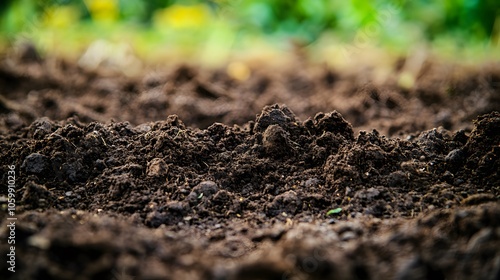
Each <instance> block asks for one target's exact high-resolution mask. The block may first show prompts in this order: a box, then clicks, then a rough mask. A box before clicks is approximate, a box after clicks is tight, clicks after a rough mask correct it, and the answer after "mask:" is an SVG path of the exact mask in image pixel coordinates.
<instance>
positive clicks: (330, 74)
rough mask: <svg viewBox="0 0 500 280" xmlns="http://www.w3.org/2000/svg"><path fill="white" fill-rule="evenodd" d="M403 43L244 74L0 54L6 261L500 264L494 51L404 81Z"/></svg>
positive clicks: (401, 269) (79, 268)
mask: <svg viewBox="0 0 500 280" xmlns="http://www.w3.org/2000/svg"><path fill="white" fill-rule="evenodd" d="M406 60H407V58H405V57H402V58H400V59H398V60H396V62H395V63H394V65H393V69H392V70H391V71H392V72H391V75H389V76H388V78H387V79H385V80H383V81H382V82H380V81H378V82H374V81H375V80H376V79H374V77H375V73H376V69H359V70H356V71H347V70H345V71H344V70H343V69H335V68H330V67H326V66H324V65H315V64H313V63H305V62H304V61H301V60H300V59H297V61H296V62H293V63H292V64H293V65H290V66H289V67H282V68H280V69H271V68H266V67H258V68H254V69H252V70H253V72H252V75H251V77H250V78H249V79H247V80H245V81H238V80H234V79H232V78H231V77H229V76H228V75H227V74H226V72H225V70H224V69H222V68H221V69H208V68H203V67H198V66H194V65H187V64H186V65H165V66H164V67H156V68H154V69H150V70H145V71H144V73H143V74H142V75H139V76H134V77H126V76H124V75H122V74H120V73H117V72H114V71H110V70H109V69H106V67H102V69H98V70H95V71H89V70H85V69H83V68H81V67H79V66H77V65H76V64H75V63H74V62H71V61H66V60H62V59H57V58H53V57H47V58H40V57H39V56H38V55H33V54H31V55H30V53H25V54H22V55H17V56H16V55H13V54H5V55H3V56H2V58H1V60H0V133H1V134H0V148H1V150H0V159H1V163H2V166H1V168H2V177H1V185H2V188H1V189H0V205H1V208H2V211H1V212H0V217H1V221H2V223H1V226H2V227H1V230H0V237H1V240H2V241H1V243H0V252H1V255H2V260H3V261H2V262H0V278H1V279H116V280H125V279H220V280H223V279H401V280H402V279H415V280H416V279H491V280H494V279H500V205H499V196H500V173H499V172H498V171H499V167H500V113H499V112H498V111H499V110H500V64H499V63H496V62H490V63H481V64H478V65H472V66H471V65H464V64H458V63H452V62H445V61H440V60H437V59H435V58H430V57H429V58H428V59H427V60H426V61H425V62H424V64H423V67H422V68H421V69H420V70H419V72H418V73H417V74H418V75H417V76H416V81H415V84H414V85H413V86H412V87H409V88H408V87H406V88H405V87H402V86H400V85H399V84H398V79H397V77H398V75H400V74H401V72H402V69H403V68H404V65H405V63H406ZM351 70H352V69H351ZM11 165H13V166H15V169H14V170H15V186H16V191H15V203H16V209H15V217H16V218H17V220H16V221H15V224H16V227H15V242H16V243H15V254H16V258H15V271H16V272H15V273H12V272H10V271H9V270H8V268H9V267H10V265H9V264H8V263H7V262H6V259H7V254H9V253H10V250H11V248H10V246H11V245H9V244H8V242H7V240H8V237H9V235H10V234H11V232H10V230H9V228H8V227H7V225H8V224H10V222H11V221H10V220H7V218H8V217H9V216H8V198H9V197H8V188H7V185H8V183H7V182H8V175H7V174H8V171H9V170H10V169H9V166H11Z"/></svg>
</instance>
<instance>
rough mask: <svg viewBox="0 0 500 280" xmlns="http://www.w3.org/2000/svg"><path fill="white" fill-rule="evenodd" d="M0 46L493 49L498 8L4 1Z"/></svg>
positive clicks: (217, 55)
mask: <svg viewBox="0 0 500 280" xmlns="http://www.w3.org/2000/svg"><path fill="white" fill-rule="evenodd" d="M0 17H1V18H0V30H1V31H0V38H1V39H0V40H1V45H2V46H3V47H6V46H9V45H12V44H13V42H16V41H17V40H19V39H29V40H31V41H33V42H34V43H35V44H36V45H37V46H39V48H40V49H42V50H43V51H46V52H49V51H52V52H60V53H72V52H73V53H78V52H82V51H84V50H85V48H86V47H87V46H88V45H89V44H91V43H92V42H95V41H96V40H98V39H104V40H106V41H107V42H114V43H118V42H125V43H126V44H127V45H129V46H131V48H132V49H133V50H134V52H136V53H137V54H138V55H139V57H146V58H147V57H148V56H149V57H155V56H157V55H158V54H164V56H166V57H167V58H168V57H171V58H173V57H179V56H186V57H194V58H198V59H201V58H204V59H205V60H208V62H210V60H213V61H217V60H221V59H222V60H223V59H226V58H227V57H228V55H229V54H230V53H234V52H238V51H252V50H256V49H259V50H261V49H262V48H264V47H262V46H266V47H269V46H272V47H274V48H278V49H279V48H296V47H297V46H299V47H308V48H312V49H314V48H318V46H322V47H327V48H332V47H337V48H338V51H339V52H342V53H343V54H344V56H349V55H351V56H352V55H353V54H355V53H357V52H359V51H362V50H364V49H368V48H370V47H373V46H375V47H381V48H387V49H390V50H405V49H408V48H412V47H414V46H416V45H417V46H421V45H430V46H436V47H437V48H441V49H442V50H444V51H443V52H447V51H450V52H456V51H458V52H460V51H461V50H462V51H463V50H467V49H470V50H473V51H472V52H481V51H482V50H483V49H488V50H490V51H491V50H492V49H493V50H498V48H499V45H500V43H499V37H500V1H498V0H443V1H430V0H414V1H409V0H408V1H403V0H375V1H361V0H348V1H336V0H297V1H286V0H269V1H264V0H232V1H231V0H219V1H217V0H198V1H196V0H193V1H175V0H150V1H139V0H46V1H42V0H10V1H6V0H2V2H0Z"/></svg>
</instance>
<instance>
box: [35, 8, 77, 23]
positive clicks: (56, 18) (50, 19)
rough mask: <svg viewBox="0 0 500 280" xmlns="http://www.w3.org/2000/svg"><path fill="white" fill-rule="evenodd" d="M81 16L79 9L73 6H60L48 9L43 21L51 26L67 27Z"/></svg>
mask: <svg viewBox="0 0 500 280" xmlns="http://www.w3.org/2000/svg"><path fill="white" fill-rule="evenodd" d="M79 18H80V15H79V13H78V10H77V9H76V8H75V7H72V6H59V7H51V8H49V9H47V10H46V11H45V13H44V15H43V19H42V21H43V23H44V25H45V26H48V27H50V28H66V27H68V26H70V25H72V24H74V23H76V22H77V21H78V20H79Z"/></svg>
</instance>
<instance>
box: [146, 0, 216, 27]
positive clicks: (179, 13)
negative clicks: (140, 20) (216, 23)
mask: <svg viewBox="0 0 500 280" xmlns="http://www.w3.org/2000/svg"><path fill="white" fill-rule="evenodd" d="M153 20H154V24H155V26H156V27H158V28H161V27H173V28H193V27H202V26H204V25H205V24H206V23H207V22H208V21H209V20H210V12H209V11H208V9H207V7H206V6H205V5H203V4H198V5H192V6H183V5H177V4H175V5H172V6H170V7H167V8H165V9H161V10H159V11H157V12H156V13H155V15H154V19H153Z"/></svg>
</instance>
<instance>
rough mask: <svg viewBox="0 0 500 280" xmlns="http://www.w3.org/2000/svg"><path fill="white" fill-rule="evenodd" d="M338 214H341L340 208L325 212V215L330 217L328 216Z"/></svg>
mask: <svg viewBox="0 0 500 280" xmlns="http://www.w3.org/2000/svg"><path fill="white" fill-rule="evenodd" d="M340 212H342V208H340V207H339V208H335V209H331V210H328V212H326V215H327V216H330V215H333V214H338V213H340Z"/></svg>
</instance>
